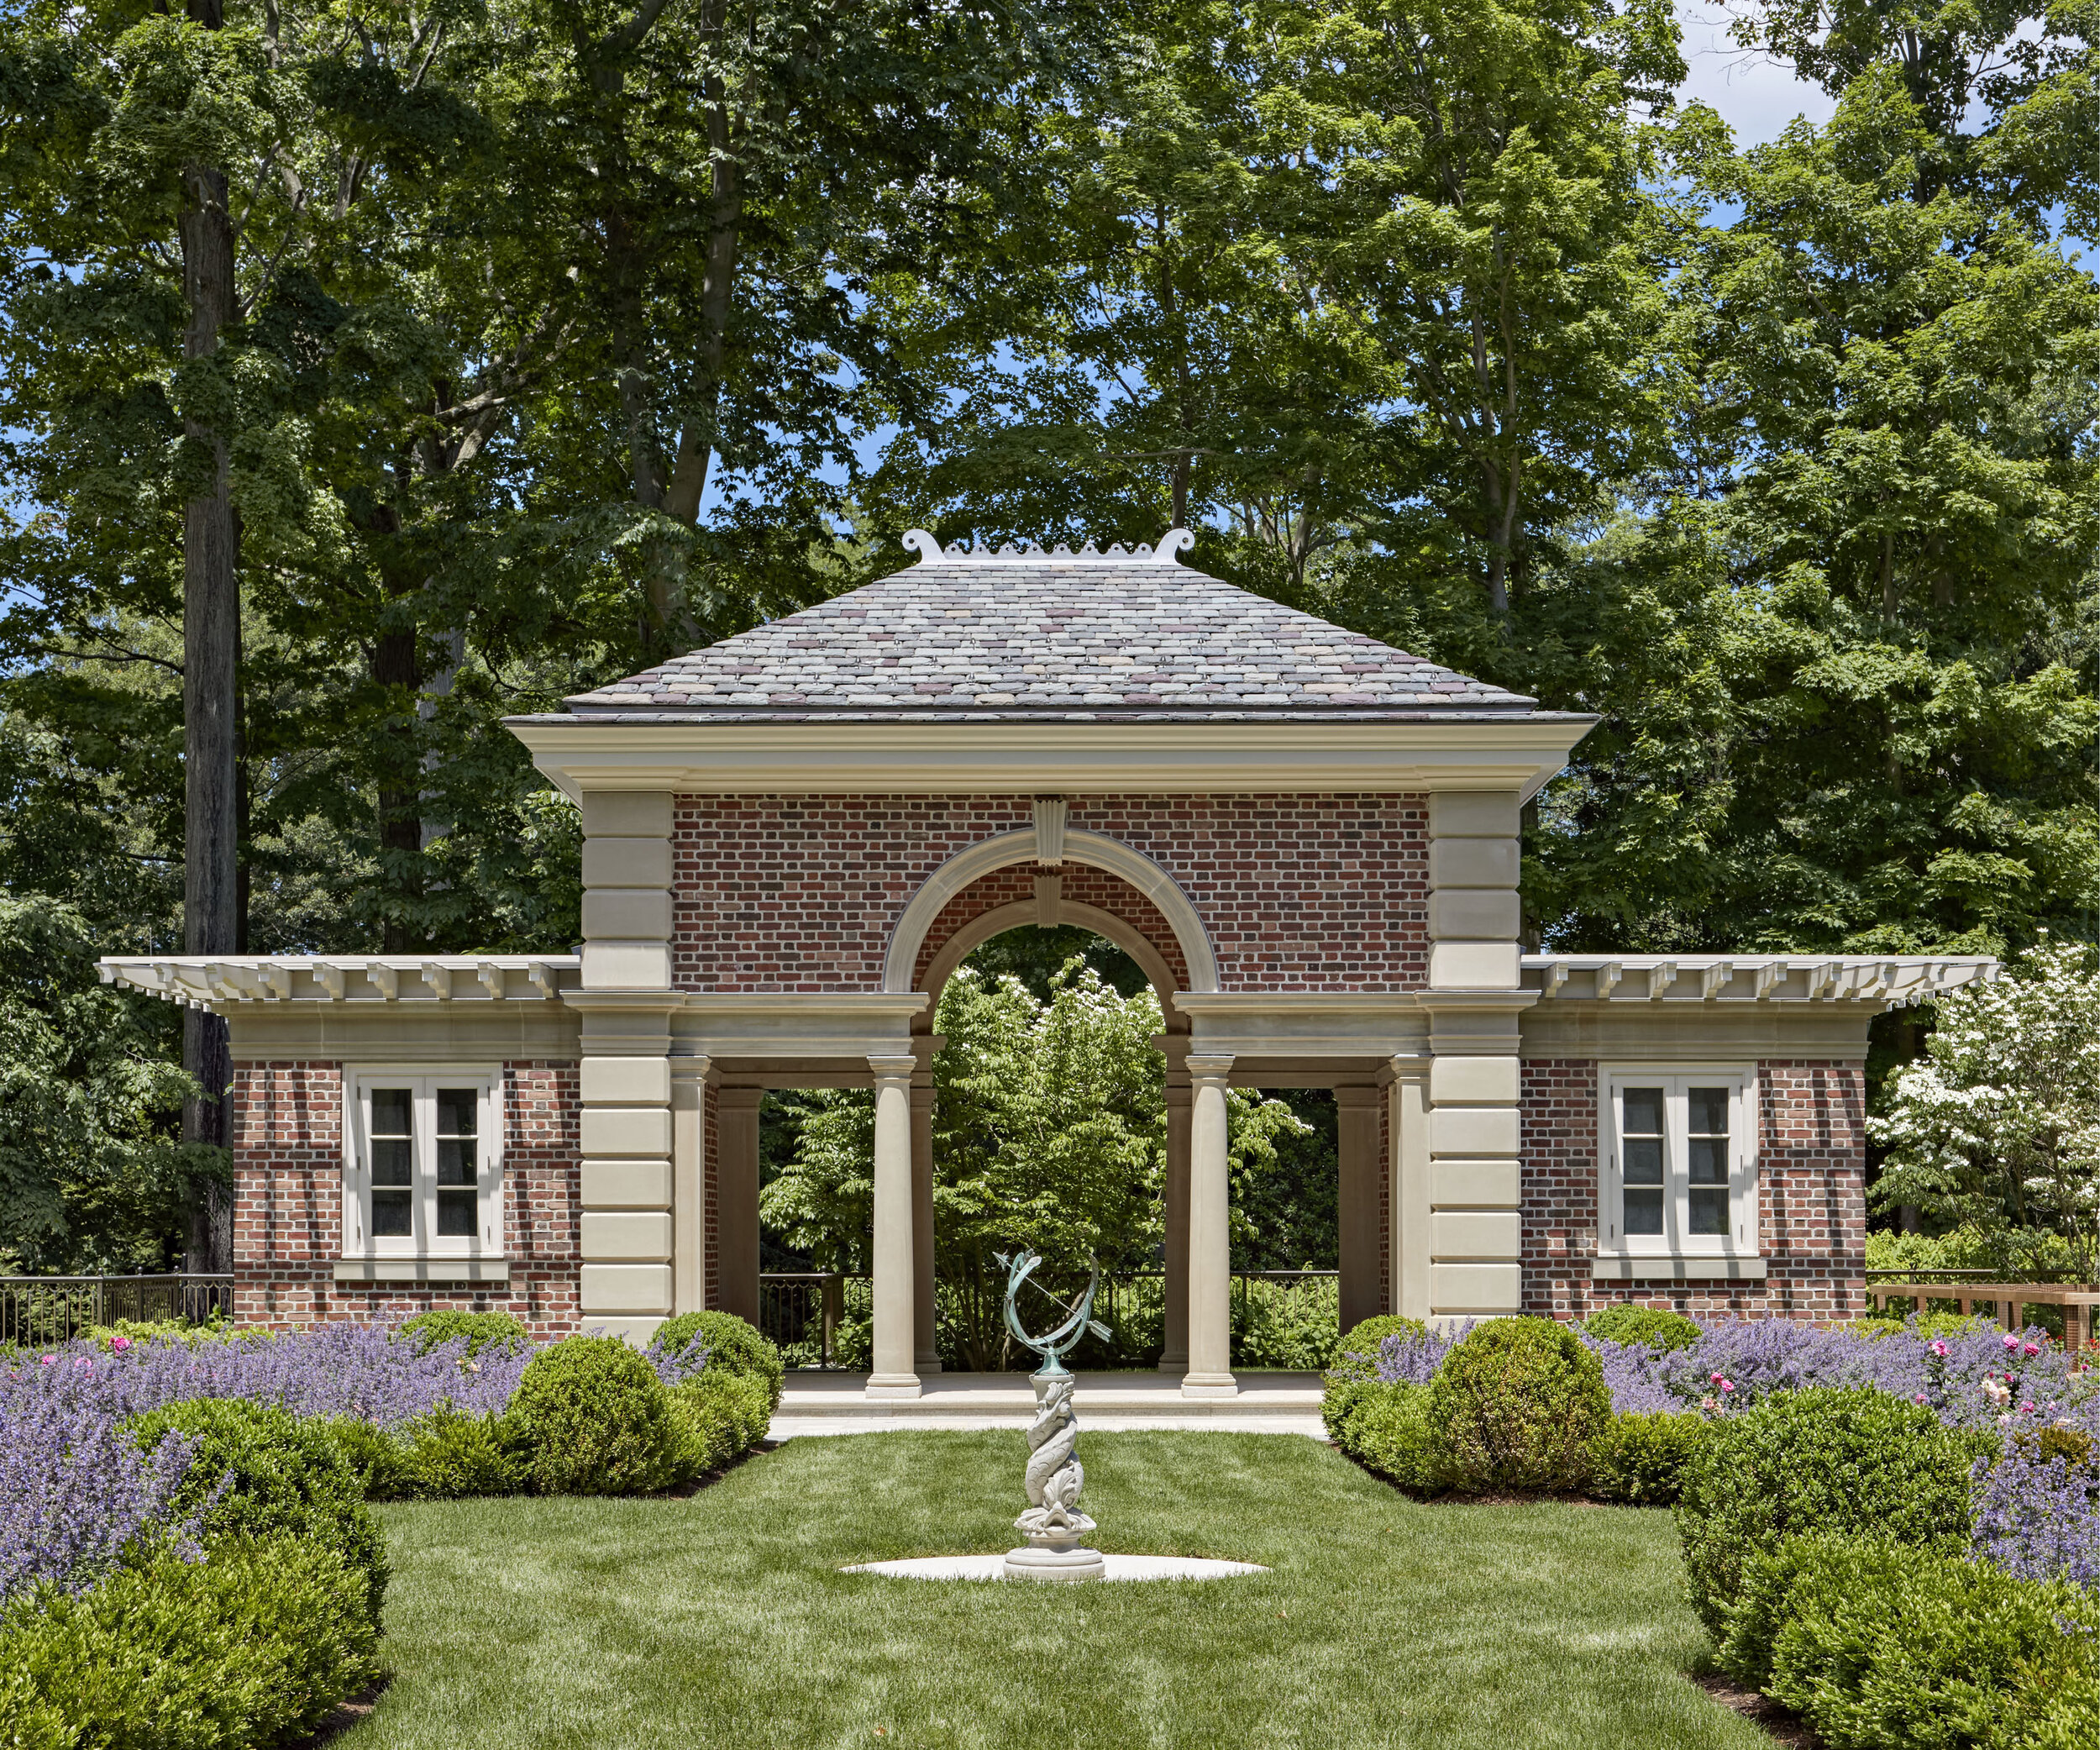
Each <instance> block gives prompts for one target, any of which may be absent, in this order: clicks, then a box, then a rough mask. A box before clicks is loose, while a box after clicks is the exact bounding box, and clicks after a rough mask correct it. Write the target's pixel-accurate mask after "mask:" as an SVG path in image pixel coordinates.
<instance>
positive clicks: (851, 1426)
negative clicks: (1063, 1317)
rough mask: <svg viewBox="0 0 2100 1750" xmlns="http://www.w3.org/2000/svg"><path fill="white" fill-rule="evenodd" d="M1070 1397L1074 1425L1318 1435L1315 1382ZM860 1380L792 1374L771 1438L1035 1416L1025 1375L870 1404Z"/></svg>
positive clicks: (941, 1379) (1097, 1377)
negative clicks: (1215, 1392) (1234, 1391)
mask: <svg viewBox="0 0 2100 1750" xmlns="http://www.w3.org/2000/svg"><path fill="white" fill-rule="evenodd" d="M1078 1377H1079V1384H1078V1385H1077V1386H1076V1387H1075V1388H1074V1396H1073V1402H1074V1407H1075V1408H1076V1409H1077V1410H1078V1411H1079V1421H1080V1426H1081V1427H1083V1428H1084V1427H1091V1428H1097V1429H1100V1430H1101V1431H1102V1432H1114V1431H1116V1430H1121V1429H1127V1428H1145V1427H1161V1428H1165V1427H1175V1428H1210V1429H1216V1430H1219V1431H1221V1432H1223V1431H1226V1430H1237V1431H1246V1432H1263V1433H1289V1434H1310V1435H1315V1436H1319V1435H1320V1433H1321V1428H1320V1375H1319V1374H1284V1373H1252V1372H1250V1373H1244V1374H1238V1375H1236V1378H1237V1380H1238V1382H1239V1386H1240V1390H1239V1394H1238V1395H1236V1396H1235V1397H1230V1398H1184V1396H1182V1395H1181V1388H1180V1386H1179V1385H1178V1384H1177V1383H1176V1382H1175V1381H1174V1380H1173V1377H1172V1376H1171V1375H1168V1374H1156V1373H1154V1374H1084V1373H1083V1374H1079V1376H1078ZM867 1383H868V1376H867V1375H866V1374H844V1373H830V1374H820V1373H799V1372H798V1373H795V1374H790V1375H789V1376H788V1380H787V1383H786V1389H785V1390H784V1391H783V1392H782V1393H781V1395H780V1408H779V1409H778V1410H777V1411H775V1412H774V1417H773V1427H772V1430H771V1432H772V1437H773V1438H774V1439H776V1440H780V1439H785V1438H788V1437H791V1436H793V1435H795V1434H798V1433H809V1434H816V1433H827V1434H828V1433H850V1432H869V1433H873V1432H878V1431H883V1432H887V1431H890V1430H894V1429H899V1428H912V1427H921V1428H923V1427H948V1428H959V1427H974V1428H1004V1427H1013V1428H1021V1427H1026V1426H1027V1425H1028V1422H1029V1421H1030V1420H1031V1419H1032V1417H1033V1416H1034V1414H1035V1406H1036V1400H1035V1393H1034V1391H1033V1390H1032V1388H1031V1387H1030V1386H1029V1385H1028V1381H1027V1376H1026V1374H928V1375H926V1376H924V1377H923V1378H922V1380H921V1390H920V1395H919V1396H917V1397H916V1398H911V1399H904V1400H899V1399H895V1398H883V1399H869V1397H867V1396H866V1395H865V1389H866V1386H867Z"/></svg>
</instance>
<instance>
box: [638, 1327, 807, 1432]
mask: <svg viewBox="0 0 2100 1750" xmlns="http://www.w3.org/2000/svg"><path fill="white" fill-rule="evenodd" d="M695 1337H698V1338H699V1339H700V1340H701V1343H703V1344H704V1345H705V1346H706V1351H707V1370H708V1371H709V1372H711V1373H712V1372H722V1373H728V1374H743V1376H744V1377H745V1378H747V1379H752V1380H764V1382H765V1388H766V1399H767V1409H768V1413H769V1414H770V1413H771V1411H774V1410H777V1409H779V1408H780V1388H781V1385H782V1384H783V1382H784V1381H785V1379H786V1374H787V1369H786V1367H785V1364H783V1363H782V1361H781V1359H780V1350H779V1349H778V1348H775V1347H774V1345H773V1344H772V1343H770V1342H769V1341H768V1340H767V1338H766V1337H764V1336H763V1335H761V1334H760V1332H759V1330H758V1328H757V1327H755V1326H753V1325H752V1324H750V1323H749V1322H747V1321H745V1320H743V1319H740V1318H738V1316H737V1315H736V1314H735V1313H733V1312H712V1311H710V1312H681V1313H680V1314H679V1315H678V1316H677V1317H675V1318H668V1319H665V1320H664V1322H663V1323H662V1324H660V1325H659V1326H658V1327H657V1328H656V1338H655V1345H654V1346H655V1347H656V1348H659V1349H661V1350H663V1351H664V1352H666V1353H669V1354H673V1355H675V1354H677V1353H679V1352H680V1350H681V1349H684V1348H686V1347H687V1346H688V1345H690V1343H692V1341H693V1339H694V1338H695Z"/></svg>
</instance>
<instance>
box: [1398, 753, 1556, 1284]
mask: <svg viewBox="0 0 2100 1750" xmlns="http://www.w3.org/2000/svg"><path fill="white" fill-rule="evenodd" d="M1518 807H1519V804H1518V799H1517V796H1516V794H1515V791H1461V792H1440V793H1438V794H1436V795H1433V796H1431V797H1430V804H1429V828H1430V847H1429V868H1430V901H1429V924H1430V980H1429V982H1430V989H1429V991H1428V992H1427V993H1426V994H1425V997H1424V999H1423V1001H1424V1006H1425V1007H1427V1008H1428V1009H1429V1010H1430V1013H1431V1020H1430V1048H1431V1054H1432V1061H1431V1065H1430V1074H1429V1114H1428V1117H1429V1172H1428V1180H1429V1184H1428V1190H1429V1202H1430V1211H1429V1250H1430V1261H1429V1301H1430V1308H1429V1310H1430V1311H1431V1313H1432V1314H1434V1315H1436V1316H1442V1317H1468V1316H1471V1317H1478V1316H1488V1315H1493V1314H1501V1313H1514V1312H1515V1311H1519V1310H1520V1306H1521V1305H1522V1300H1523V1283H1522V1277H1523V1269H1522V1256H1523V1251H1522V1243H1521V1238H1520V1232H1519V1228H1520V1215H1519V1207H1518V1206H1519V1196H1518V1167H1517V1142H1518V1127H1519V1119H1518V1104H1517V1101H1518V1082H1519V1059H1518V1032H1517V1016H1518V1012H1519V1011H1520V1009H1521V1008H1523V1007H1524V1006H1525V1005H1526V1003H1527V1002H1528V1001H1529V1000H1530V999H1529V997H1528V996H1526V995H1525V993H1523V992H1522V991H1520V989H1519V985H1520V980H1519V976H1518V966H1519V958H1520V954H1521V946H1520V942H1519V940H1518V934H1519V930H1520V926H1521V921H1522V920H1521V916H1520V907H1519V902H1518V897H1517V877H1518V872H1519V865H1520V857H1519V848H1518V838H1517V830H1518V827H1517V813H1518Z"/></svg>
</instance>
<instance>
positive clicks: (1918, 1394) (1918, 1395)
mask: <svg viewBox="0 0 2100 1750" xmlns="http://www.w3.org/2000/svg"><path fill="white" fill-rule="evenodd" d="M1911 1399H1912V1401H1914V1402H1915V1403H1919V1404H1922V1403H1924V1401H1925V1395H1924V1392H1922V1391H1915V1392H1913V1393H1912V1394H1911Z"/></svg>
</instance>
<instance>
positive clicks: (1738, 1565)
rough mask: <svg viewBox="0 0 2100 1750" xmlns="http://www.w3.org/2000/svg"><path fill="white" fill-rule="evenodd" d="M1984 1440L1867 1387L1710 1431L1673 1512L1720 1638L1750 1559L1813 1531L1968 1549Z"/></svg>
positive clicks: (1768, 1409)
mask: <svg viewBox="0 0 2100 1750" xmlns="http://www.w3.org/2000/svg"><path fill="white" fill-rule="evenodd" d="M1980 1438H1982V1437H1978V1436H1975V1435H1965V1434H1962V1433H1960V1432H1956V1431H1955V1430H1952V1429H1949V1428H1945V1427H1941V1426H1940V1419H1939V1417H1937V1416H1935V1415H1934V1414H1933V1413H1932V1412H1931V1411H1929V1410H1928V1409H1926V1408H1925V1407H1924V1406H1923V1405H1921V1404H1914V1403H1911V1402H1908V1401H1906V1400H1904V1399H1903V1398H1898V1397H1892V1396H1890V1395H1888V1394H1887V1392H1883V1391H1877V1390H1875V1389H1874V1388H1873V1387H1872V1386H1866V1385H1861V1386H1827V1385H1822V1386H1814V1387H1811V1388H1810V1389H1809V1390H1803V1391H1782V1392H1776V1393H1774V1394H1773V1395H1772V1396H1771V1397H1768V1398H1767V1399H1766V1400H1764V1401H1762V1402H1761V1403H1759V1404H1756V1405H1753V1406H1751V1408H1749V1409H1747V1410H1745V1411H1740V1412H1739V1413H1737V1414H1735V1415H1733V1416H1725V1417H1722V1418H1720V1419H1719V1420H1718V1421H1716V1422H1713V1423H1711V1424H1710V1425H1709V1427H1708V1428H1707V1430H1706V1432H1705V1434H1704V1437H1702V1438H1701V1439H1700V1440H1699V1441H1698V1443H1697V1444H1696V1446H1695V1448H1694V1449H1693V1456H1692V1460H1691V1463H1690V1464H1688V1465H1687V1466H1686V1468H1685V1470H1684V1474H1683V1493H1682V1495H1681V1496H1680V1498H1679V1500H1678V1503H1677V1532H1678V1536H1679V1537H1680V1538H1681V1539H1682V1540H1683V1547H1684V1571H1685V1579H1686V1581H1687V1583H1688V1585H1689V1587H1690V1589H1691V1594H1692V1603H1693V1608H1694V1609H1696V1610H1697V1611H1698V1613H1699V1616H1700V1618H1701V1620H1702V1621H1704V1622H1705V1624H1706V1626H1707V1627H1708V1629H1709V1631H1711V1632H1713V1634H1714V1637H1715V1638H1716V1639H1719V1638H1721V1637H1723V1636H1724V1635H1725V1633H1726V1632H1727V1629H1728V1623H1729V1618H1730V1614H1731V1612H1732V1611H1734V1609H1735V1605H1736V1601H1737V1599H1738V1597H1739V1596H1740V1594H1741V1591H1742V1588H1743V1579H1744V1574H1745V1572H1746V1568H1747V1565H1748V1563H1749V1562H1750V1561H1751V1558H1753V1557H1755V1556H1758V1555H1761V1554H1767V1553H1770V1552H1771V1551H1772V1550H1775V1549H1777V1548H1778V1547H1779V1545H1780V1544H1781V1543H1782V1542H1783V1541H1785V1540H1786V1539H1787V1538H1788V1537H1798V1536H1800V1535H1802V1534H1803V1533H1805V1532H1835V1533H1845V1534H1852V1535H1858V1536H1866V1537H1875V1538H1877V1539H1879V1540H1880V1541H1881V1542H1887V1543H1899V1544H1907V1545H1911V1546H1914V1547H1916V1548H1923V1549H1932V1550H1939V1551H1942V1552H1944V1553H1950V1554H1952V1553H1958V1552H1960V1551H1961V1550H1962V1549H1965V1548H1966V1547H1967V1543H1968V1527H1969V1467H1970V1465H1971V1462H1972V1461H1973V1459H1974V1458H1976V1457H1977V1456H1978V1455H1979V1453H1980V1451H1981V1448H1980V1446H1979V1445H1978V1441H1979V1439H1980Z"/></svg>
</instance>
